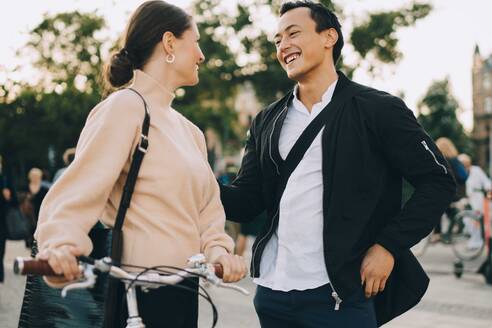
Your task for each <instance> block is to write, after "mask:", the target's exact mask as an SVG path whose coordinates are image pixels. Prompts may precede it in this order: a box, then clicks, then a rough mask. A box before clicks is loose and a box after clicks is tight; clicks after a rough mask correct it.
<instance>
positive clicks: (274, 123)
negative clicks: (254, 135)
mask: <svg viewBox="0 0 492 328" xmlns="http://www.w3.org/2000/svg"><path fill="white" fill-rule="evenodd" d="M286 109H287V106H285V107H284V109H282V110H281V111H280V113H279V114H278V115H277V117H276V118H275V121H273V128H272V132H271V133H270V145H269V146H270V147H269V148H268V154H269V155H270V159H271V160H272V162H273V164H275V169H276V170H277V174H278V175H280V171H279V169H278V164H277V162H275V160H274V159H273V156H272V137H273V132H275V126H276V124H277V121H278V119H279V118H280V115H282V113H283V112H284V110H286Z"/></svg>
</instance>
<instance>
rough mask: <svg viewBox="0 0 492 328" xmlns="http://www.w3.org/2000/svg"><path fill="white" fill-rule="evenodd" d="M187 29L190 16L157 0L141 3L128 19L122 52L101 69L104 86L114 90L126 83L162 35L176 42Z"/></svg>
mask: <svg viewBox="0 0 492 328" xmlns="http://www.w3.org/2000/svg"><path fill="white" fill-rule="evenodd" d="M190 26H191V16H190V15H188V14H187V13H186V12H185V11H184V10H183V9H181V8H179V7H177V6H174V5H172V4H169V3H167V2H164V1H160V0H153V1H147V2H144V3H143V4H142V5H140V6H139V7H138V8H137V10H135V12H134V13H133V15H132V17H131V18H130V21H129V23H128V26H127V28H126V32H125V35H124V37H123V48H122V49H121V50H120V51H118V52H116V53H113V54H112V55H111V58H110V60H109V63H107V65H106V67H105V70H104V79H105V82H106V86H107V87H109V88H111V87H113V88H117V87H121V86H123V85H125V84H127V83H128V82H130V80H131V79H132V78H133V70H134V69H140V68H142V67H143V66H144V64H145V63H146V62H147V61H148V59H149V58H150V56H151V55H152V52H153V50H154V48H155V46H156V45H157V44H158V43H159V42H160V41H161V40H162V36H163V35H164V33H165V32H168V31H169V32H172V33H173V34H174V35H175V36H176V37H177V38H179V37H181V36H182V35H183V33H184V32H185V31H186V30H187V29H189V28H190Z"/></svg>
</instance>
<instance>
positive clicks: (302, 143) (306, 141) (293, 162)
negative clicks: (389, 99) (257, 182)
mask: <svg viewBox="0 0 492 328" xmlns="http://www.w3.org/2000/svg"><path fill="white" fill-rule="evenodd" d="M359 90H360V88H359V87H358V84H356V83H351V84H349V85H347V86H346V87H345V88H343V89H342V90H341V91H340V93H339V94H338V95H336V96H334V97H333V99H332V100H331V101H330V103H329V104H328V105H327V106H326V107H325V108H323V110H322V111H321V112H320V113H319V114H318V116H316V118H315V119H314V120H313V121H312V122H311V123H309V125H308V126H307V127H306V129H305V130H304V131H303V132H302V134H301V136H300V137H299V138H298V139H297V141H296V142H295V144H294V146H293V147H292V149H291V150H290V152H289V154H288V155H287V158H286V159H285V161H284V162H283V165H281V170H280V180H279V182H280V183H279V187H280V188H281V190H283V189H284V188H285V186H286V185H287V181H288V180H289V177H290V175H291V174H292V172H294V170H295V169H296V167H297V165H299V163H300V162H301V160H302V158H303V157H304V154H305V153H306V151H307V150H308V149H309V147H310V146H311V144H312V143H313V141H314V139H315V138H316V136H317V135H318V133H319V132H320V131H321V129H322V128H323V126H325V124H326V119H327V117H328V115H329V114H330V112H332V111H333V110H335V109H336V108H338V107H340V106H343V104H344V103H345V102H347V100H349V99H350V98H352V97H353V96H354V95H355V94H357V92H358V91H359Z"/></svg>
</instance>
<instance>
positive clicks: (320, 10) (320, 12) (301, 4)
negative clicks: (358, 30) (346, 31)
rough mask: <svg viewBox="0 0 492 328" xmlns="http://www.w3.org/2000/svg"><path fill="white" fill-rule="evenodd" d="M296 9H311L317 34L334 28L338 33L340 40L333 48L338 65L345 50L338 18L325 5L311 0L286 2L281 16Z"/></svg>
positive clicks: (281, 8) (335, 61)
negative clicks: (343, 49)
mask: <svg viewBox="0 0 492 328" xmlns="http://www.w3.org/2000/svg"><path fill="white" fill-rule="evenodd" d="M296 8H309V9H310V10H311V18H312V19H313V20H314V22H315V23H316V32H318V33H319V32H321V31H324V30H327V29H329V28H334V29H335V31H337V33H338V40H337V42H336V43H335V46H334V47H333V62H334V63H335V64H336V63H337V61H338V58H340V54H341V53H342V48H343V35H342V30H341V27H342V26H341V25H340V23H339V22H338V18H337V16H336V15H335V14H334V13H333V12H332V11H331V10H329V9H328V8H326V7H325V6H324V5H322V4H320V3H315V2H312V1H309V0H303V1H289V2H285V3H284V4H282V6H281V7H280V16H282V15H283V14H285V13H286V12H288V11H289V10H292V9H296Z"/></svg>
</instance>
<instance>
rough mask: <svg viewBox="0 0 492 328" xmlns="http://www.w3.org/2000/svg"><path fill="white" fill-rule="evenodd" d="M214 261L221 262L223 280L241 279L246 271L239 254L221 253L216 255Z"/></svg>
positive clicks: (234, 280)
mask: <svg viewBox="0 0 492 328" xmlns="http://www.w3.org/2000/svg"><path fill="white" fill-rule="evenodd" d="M213 262H214V263H220V264H222V267H223V270H224V273H223V277H222V280H223V281H224V282H236V281H239V280H241V279H243V278H244V277H245V276H246V273H247V272H248V268H247V267H246V262H245V261H244V259H243V258H242V257H241V256H239V255H232V254H223V255H220V256H219V257H217V259H216V260H214V261H213Z"/></svg>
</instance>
